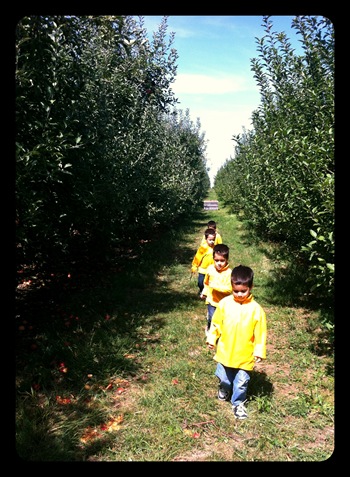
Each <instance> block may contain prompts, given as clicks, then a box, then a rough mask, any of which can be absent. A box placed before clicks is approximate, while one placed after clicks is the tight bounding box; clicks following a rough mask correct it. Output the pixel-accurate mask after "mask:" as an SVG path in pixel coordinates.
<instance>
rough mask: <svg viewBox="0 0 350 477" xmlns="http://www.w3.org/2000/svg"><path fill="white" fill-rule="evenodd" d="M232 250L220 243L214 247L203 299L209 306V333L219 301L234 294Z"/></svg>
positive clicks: (205, 279)
mask: <svg viewBox="0 0 350 477" xmlns="http://www.w3.org/2000/svg"><path fill="white" fill-rule="evenodd" d="M229 253H230V249H229V247H228V246H227V245H225V244H223V243H220V244H217V245H214V248H213V260H214V263H213V264H211V265H209V266H208V268H207V272H206V274H205V277H204V288H203V291H202V294H201V298H202V299H203V300H205V303H206V305H207V310H208V313H207V331H208V330H209V328H210V324H211V319H212V316H213V314H214V311H215V310H216V307H217V305H218V303H219V301H220V300H221V299H222V298H224V297H225V296H228V295H231V294H232V285H231V272H232V269H231V268H230V267H229V263H228V259H229Z"/></svg>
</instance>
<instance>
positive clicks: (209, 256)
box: [191, 243, 214, 273]
mask: <svg viewBox="0 0 350 477" xmlns="http://www.w3.org/2000/svg"><path fill="white" fill-rule="evenodd" d="M213 247H214V245H213ZM213 247H210V246H209V245H208V244H207V243H206V244H205V245H200V246H199V248H198V250H197V252H196V255H195V256H194V259H193V260H192V267H191V272H192V273H195V272H196V271H198V273H205V272H206V271H207V268H208V266H209V265H210V264H212V263H214V258H213Z"/></svg>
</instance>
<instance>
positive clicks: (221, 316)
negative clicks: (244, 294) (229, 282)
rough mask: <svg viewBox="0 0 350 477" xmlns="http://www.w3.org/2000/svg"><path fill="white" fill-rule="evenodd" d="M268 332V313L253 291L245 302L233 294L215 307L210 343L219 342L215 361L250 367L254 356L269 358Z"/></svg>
mask: <svg viewBox="0 0 350 477" xmlns="http://www.w3.org/2000/svg"><path fill="white" fill-rule="evenodd" d="M266 334H267V327H266V315H265V312H264V310H263V308H262V307H261V306H260V305H259V304H258V303H257V302H256V301H255V300H254V298H253V295H249V297H248V298H247V299H246V300H245V301H244V302H243V303H242V304H240V303H238V302H236V301H235V300H234V297H233V295H230V296H227V297H225V298H223V299H222V300H221V301H220V302H219V303H218V305H217V307H216V310H215V312H214V315H213V318H212V321H211V326H210V330H209V331H208V335H207V344H211V345H214V346H215V345H216V352H215V355H214V360H215V361H217V362H219V363H221V364H223V365H224V366H228V367H230V368H240V369H244V370H246V371H251V370H252V369H253V368H254V357H255V356H256V357H260V358H263V359H265V358H266Z"/></svg>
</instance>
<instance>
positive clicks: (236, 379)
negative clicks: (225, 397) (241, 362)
mask: <svg viewBox="0 0 350 477" xmlns="http://www.w3.org/2000/svg"><path fill="white" fill-rule="evenodd" d="M215 376H216V377H217V378H219V381H220V384H219V386H220V388H222V389H223V390H224V391H226V392H228V393H229V394H231V393H232V396H231V403H232V406H238V404H241V403H242V402H244V401H245V400H246V398H247V390H248V382H249V380H250V374H249V372H248V371H245V370H244V369H238V368H228V367H227V366H224V365H223V364H221V363H218V364H217V366H216V371H215Z"/></svg>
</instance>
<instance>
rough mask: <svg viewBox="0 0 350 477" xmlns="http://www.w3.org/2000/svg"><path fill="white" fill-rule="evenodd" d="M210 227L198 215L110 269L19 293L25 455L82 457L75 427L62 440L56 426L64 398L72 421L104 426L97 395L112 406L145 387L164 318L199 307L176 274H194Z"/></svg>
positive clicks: (78, 273) (123, 253)
mask: <svg viewBox="0 0 350 477" xmlns="http://www.w3.org/2000/svg"><path fill="white" fill-rule="evenodd" d="M207 220H208V219H207V216H206V215H205V214H203V212H201V211H198V213H197V214H195V215H194V216H193V217H192V218H190V219H183V220H182V221H181V222H180V223H179V224H176V225H172V228H171V229H170V228H169V230H163V231H161V232H158V233H154V235H152V234H150V236H149V237H145V239H143V240H141V241H137V243H131V242H130V244H129V247H128V248H127V249H124V250H117V251H116V255H115V257H113V259H112V260H111V261H110V263H109V264H106V265H105V266H104V267H100V268H96V269H91V270H88V269H85V270H84V271H83V270H74V271H73V272H72V273H70V274H69V277H68V275H67V276H66V277H64V278H62V277H60V279H59V280H55V279H53V278H50V275H48V277H46V278H47V279H46V280H38V279H37V280H36V277H29V278H30V279H31V280H32V281H31V286H28V287H26V288H22V289H21V288H20V289H19V290H18V291H17V295H16V303H15V315H16V317H15V322H16V388H17V403H18V406H17V412H16V426H17V430H18V440H17V451H18V454H19V455H20V456H21V458H23V459H25V460H50V459H51V458H52V457H53V458H54V460H76V457H77V456H76V455H75V457H74V458H73V456H71V455H70V454H69V453H70V452H71V451H72V449H74V448H75V450H76V451H77V448H79V445H77V444H78V443H77V442H76V441H77V438H76V436H74V432H73V433H72V430H71V428H69V430H68V429H67V430H66V431H65V432H64V431H63V435H64V434H65V438H64V439H62V438H61V437H59V438H57V436H56V438H55V437H54V436H55V432H53V431H52V429H51V427H50V424H49V422H51V421H52V417H53V413H54V412H55V411H54V409H55V406H53V404H54V401H55V399H58V398H59V399H61V398H62V399H66V400H67V401H65V402H67V403H68V404H67V405H65V406H61V407H60V408H59V410H58V411H57V412H58V413H60V415H62V416H66V417H65V418H64V420H68V421H69V420H70V416H73V414H74V418H73V419H74V420H75V419H76V420H77V421H79V422H80V426H81V428H84V426H87V425H92V424H93V421H94V420H95V421H96V425H97V426H98V425H99V423H101V422H103V416H101V415H100V414H98V413H97V414H96V410H95V409H94V407H93V406H92V407H91V396H94V399H98V397H99V395H100V396H101V398H102V399H103V398H104V397H105V393H106V389H108V387H109V386H113V387H114V389H116V388H117V387H118V384H115V383H116V381H115V379H116V378H117V379H123V378H128V379H136V380H139V382H140V384H143V381H142V379H141V377H142V378H144V374H145V370H143V369H142V367H141V365H140V362H141V361H142V360H141V359H140V357H141V356H142V353H144V351H145V348H144V347H145V346H147V345H148V346H149V345H151V346H154V345H155V344H156V343H157V341H158V336H157V332H158V331H159V330H160V329H161V328H162V327H163V325H164V321H163V318H162V314H166V313H168V312H171V311H172V310H177V309H186V308H189V307H191V306H192V305H193V304H194V303H195V302H197V297H196V296H194V295H193V294H191V293H190V292H189V291H188V290H183V291H176V290H171V289H170V288H169V286H168V285H169V284H168V283H167V281H166V276H167V274H168V270H166V269H167V268H168V267H173V266H176V265H177V264H178V265H186V266H188V274H189V276H190V266H191V261H192V259H193V256H194V253H195V251H196V248H197V246H198V244H193V243H188V242H187V236H188V235H189V236H191V237H193V231H194V229H198V228H200V227H203V230H204V228H205V225H206V222H207ZM68 270H69V268H68ZM28 283H29V280H28ZM75 398H76V400H75V401H74V399H75ZM41 399H42V400H43V401H42V402H41ZM70 400H72V401H74V409H73V408H71V407H70V404H69V402H70ZM44 402H46V404H44ZM48 402H50V405H49V408H47V409H48V410H47V412H45V410H44V408H45V406H46V405H47V403H48ZM58 420H60V419H58ZM39 423H40V424H39ZM73 428H74V426H73ZM60 435H62V433H60ZM92 445H93V446H95V445H104V446H105V445H106V442H105V441H104V444H101V443H100V444H92ZM97 451H98V450H97ZM71 458H72V459H71Z"/></svg>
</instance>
